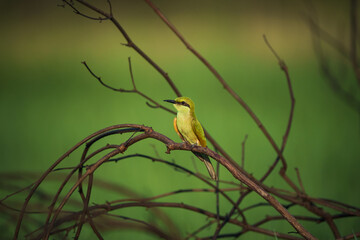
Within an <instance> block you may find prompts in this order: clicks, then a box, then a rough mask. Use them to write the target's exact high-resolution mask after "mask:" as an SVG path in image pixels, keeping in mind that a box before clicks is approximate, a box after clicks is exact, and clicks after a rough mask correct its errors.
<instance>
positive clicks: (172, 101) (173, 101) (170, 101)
mask: <svg viewBox="0 0 360 240" xmlns="http://www.w3.org/2000/svg"><path fill="white" fill-rule="evenodd" d="M164 102H169V103H173V104H175V103H176V102H175V100H164Z"/></svg>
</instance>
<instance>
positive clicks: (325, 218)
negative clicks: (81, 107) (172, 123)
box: [0, 0, 360, 239]
mask: <svg viewBox="0 0 360 240" xmlns="http://www.w3.org/2000/svg"><path fill="white" fill-rule="evenodd" d="M145 1H146V3H147V4H148V5H149V6H150V7H151V8H152V9H153V10H154V11H155V13H156V14H157V15H158V16H159V17H160V18H161V19H162V20H163V21H164V22H165V23H166V24H167V26H168V27H169V28H170V29H171V30H172V31H173V32H174V33H175V35H176V36H177V37H178V38H179V39H180V41H181V42H182V43H183V44H184V45H185V46H186V47H187V49H189V50H190V51H191V52H192V53H193V54H194V55H195V56H196V57H197V58H198V59H199V60H200V61H201V62H202V63H203V64H204V65H205V66H206V67H207V68H208V69H209V71H211V72H212V73H213V74H214V76H215V77H216V78H217V79H218V80H219V82H220V83H221V84H222V86H223V87H224V88H225V89H226V90H227V91H228V92H229V94H230V95H231V96H233V97H234V99H235V100H236V101H237V102H238V103H239V104H240V105H241V106H242V107H243V108H244V109H245V110H246V111H247V112H248V113H249V115H250V116H251V117H252V119H253V120H254V121H255V122H256V123H257V125H258V127H259V128H260V129H261V131H262V132H263V134H264V135H265V136H266V138H267V139H268V141H269V143H270V144H271V145H272V146H273V148H274V150H275V151H276V153H277V158H276V160H275V161H274V163H273V164H272V165H271V166H270V167H269V169H268V171H267V172H266V173H265V174H264V176H263V177H262V178H261V179H260V180H257V179H255V178H254V177H253V176H252V175H251V174H249V173H248V172H246V171H245V170H244V168H243V166H244V158H245V157H244V155H243V156H242V157H241V159H242V164H241V165H242V166H241V167H240V166H239V165H238V164H237V163H236V162H235V161H234V160H233V159H232V158H231V157H230V156H229V155H228V154H227V153H226V152H225V151H224V150H223V148H222V147H221V146H220V145H219V144H218V143H217V142H216V141H215V140H214V139H212V138H211V136H210V135H209V134H208V133H207V134H206V135H207V138H208V140H209V141H210V142H211V143H212V144H213V145H214V148H215V150H216V151H212V150H210V149H209V148H203V147H199V146H191V145H189V144H186V143H175V142H174V141H172V140H171V139H169V138H168V137H166V136H165V135H162V134H160V133H158V132H156V131H154V130H153V129H152V128H150V127H146V126H142V125H136V124H120V125H115V126H111V127H107V128H104V129H102V130H100V131H97V132H95V133H93V134H91V135H90V136H88V137H86V138H84V139H83V140H82V141H80V142H79V143H77V144H76V145H75V146H74V147H72V148H71V149H70V150H69V151H67V152H66V153H65V154H64V155H63V156H61V157H60V158H59V159H58V160H57V161H55V162H54V163H53V164H52V165H51V166H50V167H49V168H48V169H47V170H46V171H45V172H44V173H43V174H42V175H41V176H40V177H39V178H37V180H36V181H35V182H33V183H32V184H30V185H28V186H27V187H25V188H23V187H17V186H13V188H14V191H13V193H12V194H9V195H8V196H6V197H4V198H3V199H2V200H1V201H0V206H1V208H0V210H2V211H4V212H6V214H8V215H9V216H11V217H12V218H14V214H18V213H19V215H18V216H15V217H17V223H16V230H15V233H14V239H18V238H19V234H20V230H21V229H23V230H26V231H27V232H28V235H27V237H28V238H31V239H40V238H41V239H49V238H50V236H52V235H57V234H63V235H62V236H63V237H68V235H69V234H70V232H72V231H73V233H74V238H75V239H78V238H79V237H80V235H81V232H82V231H83V228H84V227H83V226H84V225H87V224H88V225H89V226H90V228H91V230H92V231H93V233H94V234H95V235H96V237H97V238H98V239H103V236H102V232H103V231H106V230H107V229H118V226H122V227H124V228H129V227H132V228H136V229H141V230H143V231H147V232H150V233H152V234H154V235H156V236H159V237H161V238H164V239H181V234H182V233H181V231H180V230H179V229H178V228H177V227H176V225H175V224H174V223H173V222H172V221H171V219H170V218H169V216H167V214H166V213H164V212H162V211H161V210H163V209H165V208H173V209H183V210H187V211H190V212H192V213H194V214H199V215H204V216H206V217H207V218H209V221H208V222H207V223H205V224H203V225H202V226H201V227H200V228H198V229H197V230H195V231H194V232H192V233H191V234H188V236H187V237H186V239H189V238H192V237H194V238H199V237H198V235H199V234H200V233H201V231H203V230H204V229H205V228H208V227H211V226H212V225H216V224H215V223H217V226H216V229H215V232H214V234H213V235H212V236H209V237H205V238H203V239H217V238H229V237H239V236H241V235H243V234H246V233H247V232H249V231H252V232H257V233H259V234H264V235H269V236H274V237H275V238H281V239H303V238H305V239H316V238H315V237H314V236H312V234H311V233H310V232H309V231H308V230H307V229H305V228H304V227H303V226H302V225H301V224H300V223H299V220H301V221H304V222H305V221H306V222H315V223H320V222H326V223H327V225H328V226H329V228H330V230H331V231H332V233H333V235H334V237H335V238H336V239H352V238H356V237H357V236H360V232H358V233H353V234H348V235H345V236H343V237H342V236H341V234H340V231H339V229H338V227H337V225H336V224H335V221H334V220H336V219H341V218H346V217H360V209H359V208H357V207H354V206H350V205H347V204H344V203H340V202H337V201H333V200H329V199H322V198H314V197H310V196H308V195H307V194H306V193H305V187H304V185H303V183H302V180H301V178H300V173H299V170H298V169H297V168H296V173H297V176H298V182H299V185H300V188H298V187H297V186H296V185H295V183H294V182H293V181H292V180H291V179H290V178H289V177H288V176H287V175H286V169H287V162H286V159H285V158H284V156H283V152H284V150H285V146H286V143H287V139H288V137H289V133H290V129H291V124H292V119H293V114H294V106H295V97H294V93H293V90H292V85H291V81H290V75H289V72H288V68H287V66H286V64H285V62H284V61H283V60H282V59H281V58H280V57H279V55H278V54H277V52H276V51H275V50H274V49H273V47H272V46H271V45H270V43H269V42H268V40H267V38H266V37H265V36H264V40H265V43H266V45H267V46H268V48H269V49H270V51H271V52H272V53H273V54H274V56H275V57H276V59H277V60H278V63H279V65H280V68H281V70H282V71H283V72H284V74H285V77H286V81H287V85H288V88H289V93H290V102H291V106H290V113H289V120H288V124H287V126H286V129H285V133H284V136H283V141H282V145H281V147H280V148H279V147H278V146H277V145H276V143H275V141H274V140H273V138H272V136H271V135H270V133H269V132H268V131H267V130H266V128H265V127H264V125H263V123H262V122H261V121H260V119H259V118H258V117H257V116H256V115H255V113H254V112H253V111H252V110H251V108H250V107H249V106H248V105H247V103H245V101H244V100H243V99H242V98H241V97H240V96H239V95H238V94H237V93H236V92H235V91H234V90H233V89H232V88H231V87H230V86H229V85H228V83H227V82H226V81H225V80H224V79H223V78H222V76H221V75H220V74H219V73H218V72H217V71H216V69H215V68H214V67H213V66H212V65H211V64H210V63H209V62H208V61H207V60H206V59H205V58H204V57H203V56H202V55H201V54H200V53H199V52H197V51H196V50H195V49H194V48H193V47H192V46H191V45H190V43H188V42H187V40H186V39H185V38H184V37H183V36H182V35H181V34H180V32H179V31H178V30H177V29H176V27H175V26H174V25H173V24H172V23H171V22H170V21H169V20H168V19H167V18H166V17H165V16H164V15H163V14H162V12H161V11H160V10H159V9H158V8H157V7H156V6H155V5H154V4H153V3H152V2H151V1H150V0H145ZM63 2H64V6H69V7H70V8H71V9H72V10H73V11H74V12H75V13H76V14H78V15H80V16H82V17H85V18H88V19H91V20H98V21H100V22H101V21H102V20H110V21H111V22H112V23H113V24H114V25H115V27H116V28H117V29H118V30H119V31H120V32H121V34H122V35H123V37H124V38H125V40H126V42H127V43H126V44H125V45H126V46H128V47H130V48H132V49H134V50H135V51H136V52H137V53H138V54H139V55H140V56H141V57H143V58H144V59H145V60H146V61H147V62H148V63H149V64H150V65H151V66H152V67H154V69H155V70H156V71H158V72H159V73H160V74H161V75H162V76H163V77H164V78H165V80H166V82H167V83H168V84H169V86H170V88H171V89H172V90H173V91H174V93H175V94H176V95H177V96H180V95H181V94H180V91H179V90H178V88H177V87H176V85H175V83H174V82H173V81H172V79H171V78H170V77H169V76H168V74H167V73H166V72H165V71H164V70H163V69H162V68H161V67H160V66H159V65H158V64H157V63H155V62H154V61H153V60H152V59H151V58H150V57H149V56H148V55H147V54H145V52H144V51H143V50H142V49H140V48H139V47H138V46H137V45H136V44H135V43H134V42H133V40H132V39H131V38H130V36H129V35H128V33H127V32H126V31H125V29H124V28H123V26H122V25H121V24H120V23H119V22H118V20H116V18H115V17H114V13H113V7H112V4H111V1H110V0H106V2H107V4H108V11H109V12H106V11H105V10H101V9H100V8H97V7H95V6H94V5H92V4H90V3H88V2H87V1H84V0H75V1H68V0H63ZM75 2H77V3H80V4H81V5H82V6H83V7H84V8H85V9H87V10H91V11H93V12H95V13H97V14H100V15H101V17H92V16H90V15H88V14H85V13H83V12H82V11H80V10H79V7H78V6H77V5H76V4H75ZM351 6H353V7H354V8H356V6H357V3H356V1H355V0H352V1H351ZM350 26H351V36H352V37H351V41H350V46H351V47H350V54H348V53H347V52H346V50H344V49H345V48H343V47H338V50H339V51H340V52H342V53H343V54H344V56H347V57H349V59H350V61H351V63H352V66H353V68H354V71H355V72H356V73H357V71H358V62H357V55H356V51H357V50H356V47H357V46H356V37H357V14H356V11H353V10H351V18H350ZM313 27H314V29H316V31H318V32H323V30H321V29H320V28H319V26H317V25H316V24H313ZM322 34H323V33H322ZM320 35H321V34H319V36H320ZM327 40H328V41H330V42H331V41H332V39H331V38H329V39H327ZM333 42H336V41H333ZM339 46H340V45H339ZM128 61H129V72H130V79H131V83H132V87H133V88H132V89H130V90H126V89H122V88H114V87H112V86H110V85H108V84H106V83H105V82H104V81H103V80H102V79H101V77H99V76H98V75H97V74H95V73H94V71H93V70H92V69H91V68H90V67H89V65H88V64H87V63H86V62H85V61H84V62H82V63H83V64H84V66H85V67H86V69H87V70H88V71H89V73H90V74H91V75H92V76H93V77H94V78H95V79H97V80H98V81H99V82H100V84H102V85H103V86H104V87H106V88H109V89H111V90H113V91H117V92H123V93H135V94H138V95H140V96H141V97H143V98H145V99H146V100H147V104H148V105H149V106H151V107H155V108H160V109H163V110H165V111H167V112H169V113H172V114H175V112H174V111H172V110H170V109H168V108H166V107H163V106H162V105H161V104H159V103H158V102H157V101H155V100H153V99H152V98H151V97H149V96H148V95H146V94H144V93H143V92H142V91H140V90H139V89H138V88H137V87H136V84H135V78H134V74H133V69H132V64H131V60H130V58H129V59H128ZM325 66H326V65H325ZM357 76H359V75H357ZM114 134H131V135H130V136H129V137H128V138H126V140H124V141H122V143H121V144H107V145H105V146H103V147H100V148H97V149H95V150H93V151H90V149H92V146H93V145H94V143H97V142H99V141H100V140H102V139H107V137H108V136H111V135H114ZM149 138H150V139H154V140H157V141H159V142H161V143H163V144H164V145H165V147H166V149H167V153H169V154H170V153H171V152H172V151H175V150H181V151H193V152H199V153H203V154H206V155H208V156H210V157H211V158H213V159H215V160H216V161H217V162H218V163H219V164H221V165H222V166H224V167H225V168H226V169H227V170H228V171H229V172H230V173H231V174H232V175H233V177H234V178H235V179H236V180H238V181H236V182H226V181H223V180H220V181H219V182H217V183H216V185H214V184H213V183H212V182H211V181H209V180H208V179H207V178H205V177H203V176H201V174H199V173H195V172H192V171H191V170H189V169H187V168H185V167H182V166H181V165H178V164H176V163H174V162H170V161H166V160H164V159H160V158H159V157H157V158H154V157H151V156H148V155H144V154H130V155H124V156H120V157H119V154H124V153H126V151H127V150H128V148H130V147H131V146H133V145H135V144H137V143H138V142H141V141H143V140H145V139H149ZM245 140H246V138H245ZM245 140H244V141H243V144H242V149H243V151H242V152H243V153H244V151H245ZM81 147H84V150H83V152H82V156H81V158H80V162H79V163H78V164H77V165H76V166H72V167H65V168H63V167H62V168H59V167H58V166H59V164H60V163H62V162H63V161H64V159H65V158H67V157H69V156H70V155H71V156H72V155H73V153H74V152H75V151H76V150H78V149H79V148H81ZM217 151H218V152H219V153H220V154H221V155H220V154H218V153H217ZM133 158H143V159H147V160H150V161H152V162H155V163H160V164H167V165H169V166H171V167H173V168H174V169H177V170H180V171H181V172H183V173H186V174H188V175H190V176H192V177H194V178H195V179H197V180H200V181H202V182H204V183H205V184H207V185H208V186H209V188H207V189H195V188H194V189H179V190H176V191H171V192H167V193H163V194H158V195H154V196H151V197H149V196H143V195H140V194H137V193H134V192H133V191H132V190H131V189H126V188H124V187H118V186H116V187H114V186H111V187H109V185H110V184H102V186H103V187H108V188H107V189H108V190H109V191H114V189H115V191H117V192H121V193H123V194H124V195H125V196H126V197H125V198H121V199H117V200H113V201H107V202H105V203H102V204H96V203H92V202H91V195H92V194H93V192H94V191H93V189H94V188H95V187H96V185H97V184H98V183H99V182H100V180H99V179H98V178H95V172H96V171H97V170H98V169H99V168H100V167H101V166H102V165H103V164H114V163H117V162H119V161H124V160H126V159H133ZM90 160H92V162H94V163H92V164H88V162H89V161H90ZM279 161H281V162H282V168H281V171H280V174H281V176H282V177H283V178H284V180H285V181H286V182H287V183H288V184H289V185H290V186H291V188H292V191H289V190H284V189H277V188H274V187H269V186H267V185H265V183H264V181H265V179H266V178H267V177H268V176H269V175H270V174H271V173H272V172H273V170H274V169H275V167H276V165H277V163H278V162H279ZM59 171H68V173H67V174H63V175H62V177H61V178H59V179H58V180H59V181H60V182H61V185H60V187H59V188H58V189H57V192H56V193H55V195H52V194H48V193H46V192H45V193H43V192H41V189H39V187H40V185H42V184H44V182H46V181H49V180H51V178H52V176H53V174H55V173H57V172H59ZM76 172H78V176H77V178H76V179H75V180H74V178H73V176H74V175H75V173H76ZM223 184H231V185H232V187H231V188H225V187H221V185H223ZM0 187H1V186H0ZM19 188H20V190H18V189H19ZM24 191H28V194H27V197H26V199H25V201H24V202H22V203H21V204H22V207H21V209H17V208H15V207H12V206H9V205H7V204H5V203H4V202H5V201H8V200H9V199H11V198H14V197H16V196H17V195H18V194H20V193H22V192H24ZM76 191H77V192H78V193H79V195H80V199H81V201H75V200H73V197H72V196H73V194H74V193H75V192H76ZM229 191H238V192H239V193H240V196H239V197H238V198H237V199H236V200H234V199H232V198H231V197H230V195H229V194H228V193H227V192H229ZM194 192H202V193H204V194H205V193H215V194H214V196H215V197H216V210H215V211H214V212H212V211H210V210H205V209H201V208H199V207H195V206H193V205H191V204H185V203H179V202H157V201H156V202H155V200H159V199H163V198H166V197H168V196H174V195H176V194H183V193H194ZM251 192H255V193H256V194H258V195H259V196H261V197H262V198H263V199H264V200H265V201H264V202H260V203H256V204H253V205H250V206H248V207H240V203H242V202H243V200H244V199H245V198H246V197H247V196H248V195H249V194H250V193H251ZM64 194H65V195H64ZM35 195H41V196H42V198H40V200H41V201H43V200H44V199H50V200H51V202H50V204H49V206H47V207H44V206H43V204H41V205H39V206H42V207H40V208H38V210H36V211H34V209H36V207H37V205H36V204H35V205H34V204H30V200H32V201H34V196H35ZM274 196H276V197H277V199H279V200H277V199H276V198H275V197H274ZM220 197H221V199H222V198H224V199H225V200H226V201H227V202H229V203H230V205H231V209H230V210H229V211H227V212H226V214H221V211H220V203H221V202H220ZM280 202H283V203H282V204H281V203H280ZM285 203H286V204H285ZM66 205H72V206H73V207H74V208H75V209H77V210H72V211H69V210H65V209H64V207H65V206H66ZM20 206H21V205H20ZM294 206H298V207H302V208H303V209H305V210H307V211H308V212H309V213H311V214H313V215H314V216H313V217H308V216H302V215H292V214H291V213H290V210H291V208H292V207H294ZM131 207H144V208H147V209H153V210H152V213H153V214H154V217H156V218H158V219H162V221H163V223H164V225H165V226H166V229H165V228H164V227H160V226H159V225H157V224H156V223H155V222H152V221H144V220H141V219H136V218H133V217H128V216H123V215H119V214H117V213H115V210H118V209H124V208H131ZM258 207H271V208H273V209H275V210H277V211H278V213H279V215H276V216H266V215H265V216H264V218H263V219H260V220H259V221H257V222H255V223H250V222H248V221H247V218H246V214H248V212H249V211H250V210H252V209H255V208H258ZM39 209H40V210H39ZM329 209H330V210H331V211H332V212H333V211H336V213H335V214H334V213H332V214H330V213H329ZM222 210H223V209H222ZM235 213H237V214H235ZM33 214H41V215H44V216H46V220H45V222H44V223H42V222H41V223H39V221H33V222H37V224H38V225H40V227H37V228H36V230H35V231H34V230H33V231H30V230H29V229H28V225H25V224H23V223H24V222H26V221H27V220H28V219H25V218H24V217H25V215H26V216H27V217H29V218H30V220H33V219H32V218H31V215H33ZM239 216H240V217H241V220H239ZM14 219H15V218H14ZM114 219H116V220H114ZM284 219H285V220H286V221H287V222H288V223H289V224H291V225H292V227H293V228H294V229H295V231H296V233H297V234H298V235H295V234H292V233H280V232H276V231H273V230H268V229H265V228H262V227H261V225H263V224H265V223H268V222H270V221H278V220H284ZM69 224H70V225H69ZM226 224H232V225H234V226H238V227H239V231H237V232H233V233H221V230H222V229H223V227H224V226H225V225H226ZM22 225H23V228H21V227H22ZM300 235H301V237H302V238H301V237H300Z"/></svg>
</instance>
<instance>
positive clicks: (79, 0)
mask: <svg viewBox="0 0 360 240" xmlns="http://www.w3.org/2000/svg"><path fill="white" fill-rule="evenodd" d="M76 1H77V2H79V3H81V4H82V5H84V6H86V7H87V8H89V9H91V10H93V11H94V12H97V13H99V14H101V15H102V16H104V17H105V18H108V19H110V21H111V22H112V23H113V24H114V25H115V26H116V28H117V29H118V30H119V31H120V32H121V34H122V35H123V37H124V38H125V39H126V41H127V43H126V46H128V47H131V48H132V49H134V50H135V51H136V52H137V53H138V54H139V55H140V56H141V57H143V58H144V59H145V60H146V61H147V62H148V63H149V64H150V65H151V66H152V67H153V68H155V69H156V71H158V72H159V73H160V74H161V76H163V77H164V78H165V80H166V81H167V83H168V84H169V85H170V87H171V89H172V90H173V91H174V93H175V94H176V95H177V96H178V97H180V96H181V93H180V91H179V90H178V88H177V87H176V86H175V84H174V82H173V81H172V80H171V78H170V77H169V75H168V74H167V73H166V72H165V71H164V70H163V69H162V68H160V66H159V65H158V64H156V63H155V62H154V61H153V60H152V59H151V58H150V57H149V56H148V55H147V54H146V53H145V52H143V51H142V50H141V49H140V48H139V47H138V46H137V45H136V44H135V43H134V42H133V41H132V39H131V38H130V36H129V35H128V34H127V32H126V31H125V29H124V28H123V27H122V26H121V25H120V23H119V22H118V21H117V20H116V19H115V18H114V17H113V16H112V14H109V13H106V12H104V11H103V10H101V9H99V8H97V7H95V6H93V5H92V4H90V3H88V2H86V1H84V0H76Z"/></svg>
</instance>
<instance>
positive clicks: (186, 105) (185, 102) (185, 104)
mask: <svg viewBox="0 0 360 240" xmlns="http://www.w3.org/2000/svg"><path fill="white" fill-rule="evenodd" d="M164 101H165V102H169V103H173V104H174V107H175V108H176V109H177V110H178V112H190V111H192V112H193V111H194V110H195V104H194V102H193V101H192V100H191V99H190V98H188V97H178V98H176V99H175V100H164Z"/></svg>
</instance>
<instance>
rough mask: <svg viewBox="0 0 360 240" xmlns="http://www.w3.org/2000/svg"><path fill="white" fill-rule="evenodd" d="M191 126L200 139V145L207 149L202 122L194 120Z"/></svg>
mask: <svg viewBox="0 0 360 240" xmlns="http://www.w3.org/2000/svg"><path fill="white" fill-rule="evenodd" d="M191 125H192V129H193V131H194V133H195V135H196V136H197V138H198V139H199V142H200V145H201V146H202V147H206V138H205V133H204V129H203V128H202V126H201V124H200V122H199V121H198V120H197V119H193V120H192V122H191Z"/></svg>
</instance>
